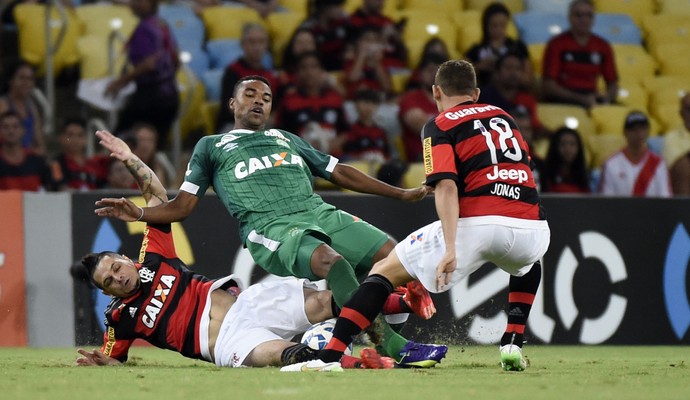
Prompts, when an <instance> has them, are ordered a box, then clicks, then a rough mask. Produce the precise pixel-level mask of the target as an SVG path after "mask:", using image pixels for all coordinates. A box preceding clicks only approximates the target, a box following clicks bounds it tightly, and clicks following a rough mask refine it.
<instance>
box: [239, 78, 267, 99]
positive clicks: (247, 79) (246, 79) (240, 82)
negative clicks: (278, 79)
mask: <svg viewBox="0 0 690 400" xmlns="http://www.w3.org/2000/svg"><path fill="white" fill-rule="evenodd" d="M247 81H261V82H263V83H265V84H266V86H268V87H269V88H270V87H271V83H270V82H269V81H268V79H266V78H264V77H263V76H260V75H247V76H243V77H242V78H240V79H239V80H238V81H237V83H235V87H233V88H232V96H233V97H235V96H237V89H238V88H239V87H240V85H241V84H242V83H243V82H247Z"/></svg>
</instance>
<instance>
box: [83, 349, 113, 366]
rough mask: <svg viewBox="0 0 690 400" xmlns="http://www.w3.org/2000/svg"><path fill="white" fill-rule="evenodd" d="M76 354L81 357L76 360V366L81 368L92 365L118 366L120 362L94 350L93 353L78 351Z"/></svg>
mask: <svg viewBox="0 0 690 400" xmlns="http://www.w3.org/2000/svg"><path fill="white" fill-rule="evenodd" d="M77 352H78V353H79V354H81V355H82V356H81V357H79V358H77V365H81V366H88V367H90V366H94V365H119V364H121V362H119V361H118V360H116V359H114V358H111V357H108V356H106V355H105V354H103V353H101V351H100V350H98V349H94V350H93V351H86V350H83V349H78V350H77Z"/></svg>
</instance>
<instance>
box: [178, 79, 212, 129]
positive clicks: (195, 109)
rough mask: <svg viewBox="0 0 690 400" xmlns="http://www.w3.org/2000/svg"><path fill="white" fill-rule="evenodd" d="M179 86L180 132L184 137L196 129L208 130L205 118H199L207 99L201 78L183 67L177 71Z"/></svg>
mask: <svg viewBox="0 0 690 400" xmlns="http://www.w3.org/2000/svg"><path fill="white" fill-rule="evenodd" d="M177 86H178V88H179V90H180V115H179V120H180V134H181V136H182V139H183V140H184V138H186V137H187V135H189V133H191V132H193V131H195V130H204V131H205V130H206V129H207V128H206V123H205V121H204V118H199V115H201V114H202V108H203V105H204V103H205V100H206V89H205V88H204V85H203V84H202V83H201V81H200V80H199V79H197V78H196V77H195V76H194V73H192V72H190V73H189V75H188V74H187V73H185V71H184V70H183V69H182V68H181V69H180V70H179V71H178V72H177Z"/></svg>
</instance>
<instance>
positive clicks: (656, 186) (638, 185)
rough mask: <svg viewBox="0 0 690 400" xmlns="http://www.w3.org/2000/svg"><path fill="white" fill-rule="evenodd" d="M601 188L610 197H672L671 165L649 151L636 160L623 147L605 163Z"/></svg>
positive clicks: (602, 192)
mask: <svg viewBox="0 0 690 400" xmlns="http://www.w3.org/2000/svg"><path fill="white" fill-rule="evenodd" d="M599 191H600V192H601V194H604V195H609V196H642V197H670V196H671V184H670V180H669V176H668V168H667V167H666V163H664V160H662V159H661V157H659V156H658V155H656V154H654V153H652V152H651V151H649V150H647V152H646V153H645V155H644V156H643V157H642V159H641V160H640V161H639V162H637V163H633V162H632V161H630V159H629V158H628V156H627V155H626V154H625V150H621V151H619V152H617V153H615V154H614V155H613V156H611V157H610V158H609V159H608V160H606V162H605V163H604V167H603V171H602V174H601V185H600V190H599Z"/></svg>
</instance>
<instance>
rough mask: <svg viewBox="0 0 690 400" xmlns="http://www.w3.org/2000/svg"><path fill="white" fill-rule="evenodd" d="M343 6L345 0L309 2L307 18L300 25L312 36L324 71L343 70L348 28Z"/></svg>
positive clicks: (311, 0)
mask: <svg viewBox="0 0 690 400" xmlns="http://www.w3.org/2000/svg"><path fill="white" fill-rule="evenodd" d="M344 4H345V0H310V1H309V4H308V8H309V17H308V19H307V20H306V21H304V23H303V24H302V25H301V26H302V27H305V28H308V29H309V30H311V32H312V33H313V34H314V37H315V38H316V44H317V48H318V52H319V54H320V55H321V57H322V59H323V67H324V68H325V69H326V71H342V69H343V55H344V54H345V48H346V44H347V33H348V26H349V19H348V17H347V13H346V12H345V10H344V8H343V5H344Z"/></svg>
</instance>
